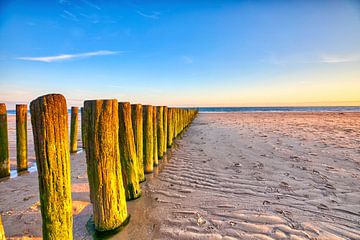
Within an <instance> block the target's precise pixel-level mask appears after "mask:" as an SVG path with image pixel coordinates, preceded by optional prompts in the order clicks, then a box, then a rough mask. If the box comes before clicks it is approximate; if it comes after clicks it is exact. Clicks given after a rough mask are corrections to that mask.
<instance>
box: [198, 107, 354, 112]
mask: <svg viewBox="0 0 360 240" xmlns="http://www.w3.org/2000/svg"><path fill="white" fill-rule="evenodd" d="M193 109H194V108H193ZM195 109H198V110H199V112H360V106H337V107H199V108H195Z"/></svg>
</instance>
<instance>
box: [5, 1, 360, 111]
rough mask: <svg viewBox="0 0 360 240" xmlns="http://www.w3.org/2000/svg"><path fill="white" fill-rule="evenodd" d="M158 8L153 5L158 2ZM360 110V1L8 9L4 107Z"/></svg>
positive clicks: (12, 5)
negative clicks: (60, 103)
mask: <svg viewBox="0 0 360 240" xmlns="http://www.w3.org/2000/svg"><path fill="white" fill-rule="evenodd" d="M150 2H151V3H150ZM47 93H61V94H63V95H64V96H65V97H66V99H67V103H68V107H70V106H81V105H82V104H83V101H84V100H88V99H101V98H106V99H108V98H117V99H118V100H119V101H130V102H131V103H142V104H152V105H168V106H301V105H303V106H315V105H338V106H339V105H357V106H359V105H360V1H347V0H341V1H338V0H334V1H331V0H327V1H320V0H319V1H291V0H290V1H271V0H266V1H265V0H264V1H178V2H177V1H110V0H107V1H105V0H103V1H100V0H97V1H96V0H79V1H74V0H59V1H56V0H54V1H50V0H47V1H39V0H38V1H25V0H1V1H0V102H6V103H7V106H8V109H14V104H15V103H29V102H30V101H31V100H33V99H35V98H36V97H38V96H41V95H44V94H47Z"/></svg>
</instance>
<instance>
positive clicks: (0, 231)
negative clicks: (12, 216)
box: [0, 215, 6, 240]
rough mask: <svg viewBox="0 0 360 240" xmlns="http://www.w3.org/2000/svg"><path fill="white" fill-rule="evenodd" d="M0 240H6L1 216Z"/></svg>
mask: <svg viewBox="0 0 360 240" xmlns="http://www.w3.org/2000/svg"><path fill="white" fill-rule="evenodd" d="M0 240H6V237H5V232H4V227H3V224H2V220H1V215H0Z"/></svg>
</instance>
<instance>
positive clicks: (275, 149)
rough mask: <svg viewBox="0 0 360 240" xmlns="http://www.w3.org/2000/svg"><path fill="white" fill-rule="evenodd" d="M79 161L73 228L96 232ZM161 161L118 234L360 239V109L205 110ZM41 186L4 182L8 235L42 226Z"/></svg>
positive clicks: (30, 179)
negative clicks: (40, 208)
mask: <svg viewBox="0 0 360 240" xmlns="http://www.w3.org/2000/svg"><path fill="white" fill-rule="evenodd" d="M30 137H32V136H31V135H30ZM71 161H72V162H71V163H72V185H73V188H72V190H73V200H74V236H75V237H74V238H75V239H92V238H93V236H92V235H91V234H92V231H91V230H90V231H89V229H90V228H88V229H87V228H86V223H87V221H88V219H89V218H90V215H91V212H92V210H91V205H90V204H89V196H88V195H89V194H88V185H87V178H86V164H85V156H84V153H83V152H80V153H77V154H73V155H72V156H71ZM157 170H158V172H156V173H154V174H152V175H147V181H146V182H145V183H144V184H143V186H142V188H143V197H142V198H140V199H138V200H135V201H132V202H129V203H128V207H129V213H130V214H131V215H132V218H131V221H130V224H129V225H128V226H127V227H126V228H125V229H124V230H123V231H122V232H121V233H119V234H117V235H115V236H113V237H110V239H360V207H359V206H360V113H216V114H215V113H211V114H210V113H208V114H199V116H198V117H197V119H196V120H195V121H194V122H193V124H192V125H191V127H190V128H189V129H188V130H187V131H186V132H185V133H184V135H183V136H182V138H180V139H178V140H177V141H176V147H175V148H174V149H173V150H172V156H171V157H168V159H164V160H163V163H162V164H161V167H160V169H157ZM37 188H38V186H37V175H36V173H30V174H25V175H21V176H19V177H16V178H13V179H10V180H6V181H2V182H0V192H1V195H0V210H1V215H2V218H3V223H4V228H5V233H6V235H7V236H8V237H10V236H35V237H38V238H39V237H40V236H41V218H40V212H39V206H38V200H39V198H38V190H37ZM89 232H90V233H89ZM95 238H96V237H95ZM10 239H16V238H10Z"/></svg>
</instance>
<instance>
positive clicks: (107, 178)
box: [84, 99, 128, 232]
mask: <svg viewBox="0 0 360 240" xmlns="http://www.w3.org/2000/svg"><path fill="white" fill-rule="evenodd" d="M118 114H119V113H118V102H117V100H116V99H111V100H91V101H85V103H84V115H85V117H84V120H85V121H86V123H85V126H86V128H85V129H84V131H86V139H85V140H86V142H85V151H86V162H87V172H88V178H89V186H90V198H91V199H92V203H93V218H94V223H95V229H96V230H97V231H101V232H103V231H110V230H114V229H116V228H119V227H121V226H122V225H124V224H126V223H127V222H128V213H127V208H126V197H125V190H124V186H123V181H122V171H121V162H120V150H119V115H118Z"/></svg>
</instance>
